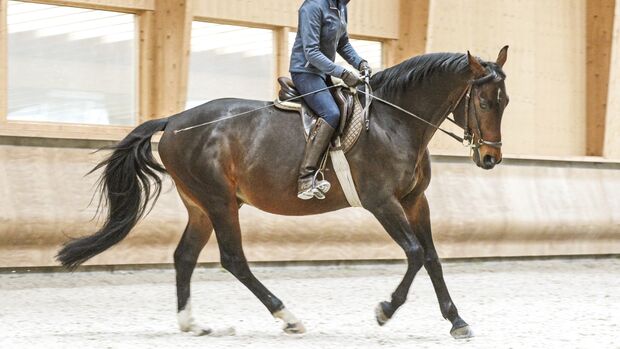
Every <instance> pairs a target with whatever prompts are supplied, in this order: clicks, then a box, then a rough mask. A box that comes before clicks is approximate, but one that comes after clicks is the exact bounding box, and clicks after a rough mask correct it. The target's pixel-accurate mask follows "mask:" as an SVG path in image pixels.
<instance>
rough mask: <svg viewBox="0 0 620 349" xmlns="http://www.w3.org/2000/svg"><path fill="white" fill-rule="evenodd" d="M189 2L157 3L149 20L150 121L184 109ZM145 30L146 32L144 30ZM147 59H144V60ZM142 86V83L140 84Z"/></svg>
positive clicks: (163, 0)
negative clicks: (150, 64)
mask: <svg viewBox="0 0 620 349" xmlns="http://www.w3.org/2000/svg"><path fill="white" fill-rule="evenodd" d="M192 3H193V2H192V1H191V0H157V3H156V5H157V11H155V13H154V15H153V16H151V17H152V19H151V21H152V23H151V24H145V25H146V28H151V29H150V30H151V31H152V35H154V39H152V40H155V41H154V42H155V44H154V45H155V47H154V49H152V52H151V53H152V55H153V56H152V62H153V64H152V69H151V77H150V79H149V80H148V81H149V83H150V84H151V91H150V93H151V99H150V101H151V111H150V112H151V117H153V118H157V117H162V116H169V115H172V114H175V113H178V112H180V111H182V110H184V109H185V101H186V96H187V81H188V75H187V74H188V70H189V53H190V40H191V26H192ZM147 30H148V29H147ZM147 59H148V58H147ZM143 82H144V81H143Z"/></svg>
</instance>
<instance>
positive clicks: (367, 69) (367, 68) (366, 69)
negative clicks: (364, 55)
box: [358, 61, 372, 77]
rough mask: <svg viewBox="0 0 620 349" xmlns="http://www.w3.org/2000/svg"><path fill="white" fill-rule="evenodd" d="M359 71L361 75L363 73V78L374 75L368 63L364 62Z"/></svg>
mask: <svg viewBox="0 0 620 349" xmlns="http://www.w3.org/2000/svg"><path fill="white" fill-rule="evenodd" d="M358 70H359V71H360V73H362V75H363V76H367V77H370V75H371V74H372V68H370V64H368V62H367V61H362V63H360V66H359V68H358Z"/></svg>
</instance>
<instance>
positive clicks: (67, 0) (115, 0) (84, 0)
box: [20, 0, 155, 12]
mask: <svg viewBox="0 0 620 349" xmlns="http://www.w3.org/2000/svg"><path fill="white" fill-rule="evenodd" d="M20 1H25V2H35V3H40V4H47V5H59V6H72V7H82V8H89V9H94V10H107V11H120V12H139V11H154V10H155V0H20Z"/></svg>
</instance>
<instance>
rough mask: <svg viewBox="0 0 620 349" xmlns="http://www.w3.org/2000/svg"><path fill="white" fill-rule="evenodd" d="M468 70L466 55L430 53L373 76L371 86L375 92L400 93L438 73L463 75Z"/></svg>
mask: <svg viewBox="0 0 620 349" xmlns="http://www.w3.org/2000/svg"><path fill="white" fill-rule="evenodd" d="M468 70H469V62H468V61H467V55H466V54H462V53H445V52H444V53H430V54H425V55H421V56H416V57H413V58H410V59H408V60H406V61H404V62H402V63H400V64H397V65H395V66H393V67H391V68H388V69H385V70H383V71H380V72H378V73H377V74H375V75H374V76H373V77H372V79H371V81H370V82H371V85H372V87H373V89H374V90H375V91H384V92H387V91H390V92H391V91H393V92H396V91H400V90H403V89H405V88H406V87H407V86H409V85H410V84H411V83H412V82H415V83H420V82H424V81H426V80H428V79H429V78H430V77H431V76H432V75H433V74H435V73H438V72H453V73H455V74H464V73H466V72H467V71H468Z"/></svg>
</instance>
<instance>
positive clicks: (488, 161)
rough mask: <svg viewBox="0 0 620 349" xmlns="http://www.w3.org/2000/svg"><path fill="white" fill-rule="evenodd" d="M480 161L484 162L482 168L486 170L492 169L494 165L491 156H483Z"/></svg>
mask: <svg viewBox="0 0 620 349" xmlns="http://www.w3.org/2000/svg"><path fill="white" fill-rule="evenodd" d="M482 161H483V162H484V166H485V167H487V168H492V167H493V166H495V164H496V162H495V157H493V156H491V155H485V156H484V159H483V160H482Z"/></svg>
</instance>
